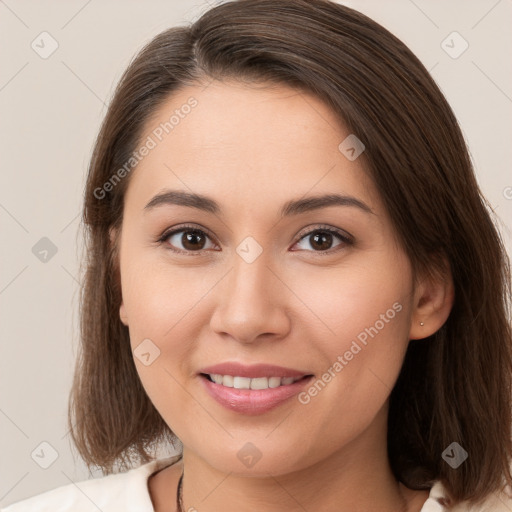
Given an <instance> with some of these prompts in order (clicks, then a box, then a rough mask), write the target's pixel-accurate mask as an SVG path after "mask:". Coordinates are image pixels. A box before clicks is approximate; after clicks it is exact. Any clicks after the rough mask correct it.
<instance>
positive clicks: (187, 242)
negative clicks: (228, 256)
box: [160, 227, 214, 253]
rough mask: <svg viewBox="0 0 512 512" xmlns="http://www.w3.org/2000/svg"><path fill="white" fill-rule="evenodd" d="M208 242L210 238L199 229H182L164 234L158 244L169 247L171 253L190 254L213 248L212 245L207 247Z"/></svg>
mask: <svg viewBox="0 0 512 512" xmlns="http://www.w3.org/2000/svg"><path fill="white" fill-rule="evenodd" d="M209 240H210V237H209V236H208V235H207V234H206V233H205V232H204V231H202V230H201V229H197V228H186V227H182V228H180V229H175V230H173V231H169V232H167V233H165V234H164V235H163V236H162V238H161V239H160V242H162V243H164V244H167V245H169V246H170V249H171V250H173V251H176V252H181V253H190V252H199V251H202V250H206V249H208V248H211V247H213V246H214V245H213V244H212V245H211V246H210V247H208V246H207V244H208V241H209ZM210 243H211V241H210Z"/></svg>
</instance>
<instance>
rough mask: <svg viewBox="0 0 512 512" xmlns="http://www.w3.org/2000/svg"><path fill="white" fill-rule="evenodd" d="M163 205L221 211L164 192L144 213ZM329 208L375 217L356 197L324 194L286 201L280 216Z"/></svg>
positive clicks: (200, 199) (195, 198)
mask: <svg viewBox="0 0 512 512" xmlns="http://www.w3.org/2000/svg"><path fill="white" fill-rule="evenodd" d="M163 205H179V206H188V207H190V208H197V209H198V210H202V211H205V212H208V213H213V214H215V215H219V214H220V213H221V211H222V208H221V207H220V205H219V203H217V202H216V201H215V200H214V199H211V198H209V197H206V196H203V195H201V194H194V193H191V192H184V191H182V190H166V191H164V192H162V193H160V194H158V195H156V196H155V197H153V198H152V199H151V201H149V203H148V204H147V205H146V206H145V207H144V209H145V210H146V211H147V210H152V209H154V208H156V207H158V206H163ZM329 206H351V207H355V208H359V209H360V210H362V211H364V212H365V213H368V214H372V215H375V212H374V211H373V210H372V209H371V208H370V207H369V206H368V205H367V204H366V203H364V202H363V201H361V200H360V199H357V198H356V197H353V196H346V195H340V194H325V195H320V196H312V197H306V198H301V199H293V200H291V201H288V202H286V203H285V204H284V205H283V206H282V208H281V210H280V216H281V217H287V216H290V215H300V214H302V213H306V212H310V211H314V210H319V209H320V208H327V207H329Z"/></svg>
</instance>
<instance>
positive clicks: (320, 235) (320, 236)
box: [312, 232, 332, 249]
mask: <svg viewBox="0 0 512 512" xmlns="http://www.w3.org/2000/svg"><path fill="white" fill-rule="evenodd" d="M331 237H332V235H331V234H330V233H325V232H324V233H316V234H315V235H313V240H314V243H313V244H312V246H313V247H315V245H316V244H317V242H318V240H321V242H320V244H319V245H320V249H329V246H330V245H331V244H330V242H331ZM326 241H327V245H325V242H326ZM322 242H324V244H322Z"/></svg>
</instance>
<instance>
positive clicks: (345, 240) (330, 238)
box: [296, 228, 352, 252]
mask: <svg viewBox="0 0 512 512" xmlns="http://www.w3.org/2000/svg"><path fill="white" fill-rule="evenodd" d="M336 239H338V240H339V241H340V242H339V243H337V244H336V245H333V244H334V243H335V241H336ZM301 243H302V244H304V245H305V247H304V246H303V247H302V248H303V249H305V250H312V251H313V252H328V251H329V252H332V251H331V250H332V249H334V250H337V249H336V248H337V247H339V246H346V245H350V244H352V240H351V239H350V238H349V237H348V236H346V235H344V234H342V233H341V232H339V231H337V230H334V229H332V228H329V229H328V228H321V229H320V228H317V229H314V230H312V231H309V232H308V233H306V234H304V235H302V237H301V239H300V240H299V242H297V244H296V245H298V244H301ZM308 246H309V248H308ZM340 248H342V247H340Z"/></svg>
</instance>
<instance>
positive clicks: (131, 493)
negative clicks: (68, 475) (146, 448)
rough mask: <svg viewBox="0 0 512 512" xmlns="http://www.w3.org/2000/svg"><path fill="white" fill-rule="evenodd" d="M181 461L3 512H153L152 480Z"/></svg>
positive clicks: (62, 490)
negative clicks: (150, 489)
mask: <svg viewBox="0 0 512 512" xmlns="http://www.w3.org/2000/svg"><path fill="white" fill-rule="evenodd" d="M179 459H180V455H175V456H173V457H167V458H163V459H157V460H154V461H151V462H149V463H147V464H144V465H142V466H139V467H138V468H134V469H131V470H129V471H127V472H125V473H117V474H112V475H108V476H104V477H102V478H94V479H90V480H84V481H81V482H76V483H71V484H68V485H64V486H62V487H57V488H56V489H52V490H50V491H47V492H44V493H42V494H38V495H37V496H33V497H32V498H28V499H25V500H22V501H18V502H17V503H13V504H12V505H9V506H8V507H6V508H3V509H1V510H0V512H36V511H37V512H44V511H48V512H50V511H51V512H98V510H101V511H102V512H118V511H119V510H123V511H125V512H153V505H152V502H151V497H150V495H149V490H148V478H149V477H150V476H151V475H152V474H153V473H155V472H156V471H159V470H160V469H163V468H165V467H167V466H170V465H172V464H174V462H176V461H178V460H179Z"/></svg>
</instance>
